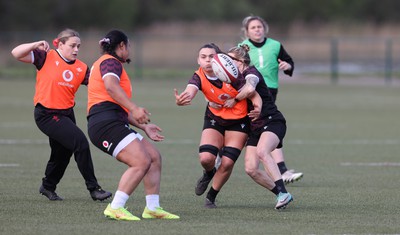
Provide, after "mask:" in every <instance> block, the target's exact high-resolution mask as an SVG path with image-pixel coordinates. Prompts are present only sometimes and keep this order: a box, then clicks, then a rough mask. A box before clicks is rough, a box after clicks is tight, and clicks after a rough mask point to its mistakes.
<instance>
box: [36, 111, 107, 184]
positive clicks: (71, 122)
mask: <svg viewBox="0 0 400 235" xmlns="http://www.w3.org/2000/svg"><path fill="white" fill-rule="evenodd" d="M34 116H35V122H36V125H37V126H38V127H39V129H40V130H41V131H42V132H43V133H44V134H46V135H47V136H48V137H49V143H50V148H51V154H50V159H49V161H48V162H47V166H46V171H45V177H44V178H43V186H44V188H46V189H48V190H53V191H54V190H55V189H56V187H57V184H58V183H59V182H60V180H61V178H62V177H63V175H64V172H65V170H66V169H67V166H68V164H69V161H70V158H71V156H72V154H74V156H75V161H76V163H77V165H78V169H79V171H80V173H81V174H82V176H83V178H84V179H85V183H86V187H87V189H88V190H89V191H92V190H94V189H96V188H97V187H99V185H98V183H97V179H96V176H95V175H94V168H93V162H92V157H91V154H90V149H89V142H88V140H87V138H86V136H85V134H84V133H83V132H82V130H81V129H79V127H78V126H76V121H75V114H74V111H73V109H72V108H71V109H67V110H53V109H47V108H44V107H43V106H41V105H40V104H38V105H37V106H36V107H35V111H34Z"/></svg>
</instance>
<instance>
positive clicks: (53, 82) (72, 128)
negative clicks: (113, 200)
mask: <svg viewBox="0 0 400 235" xmlns="http://www.w3.org/2000/svg"><path fill="white" fill-rule="evenodd" d="M53 45H54V47H55V48H56V49H55V50H52V49H51V50H50V46H49V43H48V42H47V41H44V40H42V41H36V42H31V43H24V44H21V45H19V46H17V47H15V48H14V49H13V50H12V52H11V53H12V55H13V56H14V57H15V58H16V59H18V60H19V61H21V62H25V63H32V64H33V65H35V67H36V70H37V73H36V90H35V95H34V98H33V102H34V105H35V111H34V116H35V122H36V125H37V126H38V127H39V129H40V130H41V131H42V132H43V133H44V134H45V135H47V136H48V137H49V142H50V148H51V154H50V159H49V161H48V163H47V166H46V171H45V177H44V178H43V179H42V185H41V186H40V188H39V192H40V193H41V194H43V195H44V196H46V197H47V198H48V199H49V200H51V201H61V200H63V198H62V197H60V196H58V195H57V193H56V192H55V190H56V188H57V184H58V183H59V182H60V180H61V178H62V177H63V175H64V172H65V170H66V169H67V166H68V164H69V161H70V159H71V156H72V154H74V156H75V161H76V163H77V165H78V168H79V171H80V173H81V174H82V176H83V178H84V179H85V183H86V187H87V189H88V190H89V192H90V195H91V197H92V199H93V200H100V201H102V200H104V199H107V198H109V197H111V193H110V192H107V191H104V190H103V189H102V188H101V187H100V185H99V184H98V183H97V179H96V177H95V174H94V169H93V162H92V157H91V154H90V149H89V142H88V140H87V138H86V136H85V134H84V133H83V132H82V130H81V129H79V127H78V126H77V125H76V120H75V114H74V109H73V108H74V106H75V93H76V92H77V91H78V88H79V87H80V85H81V84H83V85H87V82H88V77H89V69H88V66H87V65H86V64H84V63H83V62H82V61H80V60H78V59H77V56H78V52H79V48H80V46H81V40H80V37H79V34H78V32H76V31H75V30H72V29H65V30H63V31H62V32H60V33H59V35H58V37H57V38H56V39H54V41H53Z"/></svg>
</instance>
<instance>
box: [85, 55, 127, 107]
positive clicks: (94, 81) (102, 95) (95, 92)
mask: <svg viewBox="0 0 400 235" xmlns="http://www.w3.org/2000/svg"><path fill="white" fill-rule="evenodd" d="M110 58H112V59H115V57H113V56H111V55H108V54H105V55H102V56H101V57H100V58H99V59H98V60H97V61H96V62H94V64H93V66H92V68H91V69H90V77H89V84H88V107H87V112H88V113H89V110H90V108H91V107H92V106H93V105H95V104H98V103H101V102H104V101H110V102H113V103H115V104H118V103H117V102H116V101H115V100H114V99H113V98H112V97H111V96H110V95H109V94H108V92H107V90H106V87H105V85H104V81H103V77H102V76H101V73H100V64H101V62H103V61H104V60H107V59H110ZM115 60H117V59H115ZM119 85H120V86H121V87H122V89H123V90H124V91H125V93H126V95H127V96H128V97H129V98H132V85H131V81H130V80H129V77H128V74H127V73H126V71H125V69H124V68H122V74H121V76H120V78H119ZM118 105H119V104H118ZM121 107H122V106H121ZM122 108H123V109H124V110H125V111H126V112H127V113H129V110H128V109H126V108H125V107H122Z"/></svg>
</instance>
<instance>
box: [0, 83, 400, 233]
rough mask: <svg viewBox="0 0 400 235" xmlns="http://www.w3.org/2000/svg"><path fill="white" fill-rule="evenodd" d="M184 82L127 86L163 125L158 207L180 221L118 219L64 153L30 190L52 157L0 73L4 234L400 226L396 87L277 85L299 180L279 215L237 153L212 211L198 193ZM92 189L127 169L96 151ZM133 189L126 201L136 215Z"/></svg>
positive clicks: (196, 117) (22, 94)
mask: <svg viewBox="0 0 400 235" xmlns="http://www.w3.org/2000/svg"><path fill="white" fill-rule="evenodd" d="M185 84H186V81H184V80H168V79H165V80H163V81H161V80H156V81H154V80H153V81H150V80H144V81H134V82H133V89H134V99H135V101H136V102H137V103H138V104H140V105H142V106H144V107H146V108H148V109H149V110H150V112H151V113H152V122H154V123H157V124H158V125H159V126H160V127H162V128H163V134H164V135H165V136H166V139H165V141H164V142H161V143H157V146H158V148H159V149H160V150H161V152H162V154H163V157H164V158H163V161H164V162H163V175H162V188H161V205H162V206H163V207H164V208H165V209H167V210H169V211H171V212H175V213H177V214H179V215H180V216H181V219H180V220H179V221H165V220H142V221H138V222H119V221H112V220H108V219H106V218H105V217H104V216H103V210H104V209H105V207H106V205H107V204H106V203H100V202H93V201H92V199H91V198H90V197H89V194H88V192H87V191H86V189H85V186H84V182H83V179H82V177H81V175H80V174H79V172H78V170H77V167H76V163H75V162H74V161H73V159H72V160H71V163H70V165H69V167H68V169H67V172H66V174H65V176H64V178H63V179H62V181H61V183H60V184H59V186H58V189H57V192H58V193H59V195H61V196H62V197H64V198H65V200H64V201H62V202H51V201H49V200H47V199H46V198H45V197H43V196H41V195H39V193H38V188H39V185H40V182H41V178H42V177H43V174H44V168H45V164H46V162H47V160H48V158H49V146H48V144H47V139H46V137H45V136H44V135H43V134H42V133H41V132H40V131H39V130H38V129H37V127H36V125H35V123H34V120H33V107H32V96H33V91H34V83H33V81H28V80H23V79H17V80H14V81H12V80H7V79H1V80H0V91H1V92H0V98H1V99H0V110H1V115H0V148H1V155H0V177H1V180H0V208H1V213H0V223H1V224H0V234H15V235H16V234H119V235H120V234H162V235H168V234H203V235H204V234H219V235H223V234H394V233H400V216H399V215H400V206H399V201H400V193H399V188H400V180H399V178H400V124H399V120H400V105H399V103H400V89H399V87H388V86H356V85H328V84H298V83H283V84H282V86H281V89H280V94H279V96H278V106H279V108H280V110H281V111H282V112H283V113H284V115H285V116H286V118H287V121H288V132H287V136H286V138H285V145H284V146H285V148H284V149H285V153H286V162H287V165H288V167H289V168H294V169H296V170H298V171H302V172H304V175H305V176H304V178H303V179H302V180H301V181H299V182H296V183H294V184H290V185H288V187H287V188H288V190H289V191H290V192H291V193H292V194H293V195H294V198H295V200H294V202H293V203H292V204H290V206H289V207H288V208H287V209H286V210H285V211H283V212H277V211H275V210H274V209H273V208H274V205H275V198H274V196H273V194H272V193H270V192H267V191H266V190H264V189H263V188H261V187H260V186H258V185H256V184H255V183H254V182H253V181H252V180H251V179H250V178H249V177H248V176H247V175H246V174H245V172H244V169H243V158H242V157H241V158H240V159H239V160H238V162H237V165H236V167H235V170H234V172H233V174H232V176H231V179H230V180H229V181H228V183H227V184H226V185H225V187H224V188H223V189H222V191H221V192H220V194H219V196H218V199H217V205H218V206H219V208H217V209H215V210H210V209H205V208H203V202H204V197H203V196H201V197H198V196H196V195H195V194H194V185H195V182H196V180H197V178H198V177H199V176H200V174H201V168H200V165H199V163H198V159H197V149H198V142H199V137H200V131H201V128H202V115H203V111H204V105H205V103H204V99H203V97H202V95H201V94H200V95H199V96H198V97H197V98H196V100H195V102H194V103H193V105H192V106H189V107H178V106H176V105H175V103H174V96H173V88H175V87H176V88H178V89H179V90H180V91H182V89H183V88H184V87H185ZM85 100H86V88H85V87H83V88H81V90H80V91H79V92H78V97H77V106H76V109H75V110H76V114H77V118H78V125H79V126H80V127H82V129H83V130H84V131H85V132H86V120H85V116H84V115H85V108H86V106H85V105H86V103H85ZM92 153H93V160H94V164H95V170H96V175H97V178H98V180H99V182H100V184H101V185H102V186H103V187H104V188H105V189H107V190H110V191H112V192H113V193H114V192H115V190H116V187H117V182H118V180H119V177H120V175H121V174H122V172H123V171H124V170H125V168H126V167H125V166H124V165H123V164H121V163H118V162H116V161H115V160H113V159H111V158H110V157H109V156H106V155H105V154H104V153H102V152H100V151H98V150H97V149H96V148H95V147H94V146H92ZM144 205H145V200H144V192H143V186H142V185H141V186H140V187H139V188H138V189H137V191H136V192H135V193H134V195H133V196H132V197H131V198H130V200H129V201H128V203H127V206H128V207H129V210H130V211H132V212H133V213H134V214H136V215H141V212H142V210H143V208H144Z"/></svg>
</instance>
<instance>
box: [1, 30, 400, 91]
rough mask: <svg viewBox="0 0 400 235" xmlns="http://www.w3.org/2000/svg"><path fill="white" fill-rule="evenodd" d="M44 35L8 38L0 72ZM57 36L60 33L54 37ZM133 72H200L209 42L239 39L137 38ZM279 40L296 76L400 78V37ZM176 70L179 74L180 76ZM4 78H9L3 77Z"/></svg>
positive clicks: (91, 50)
mask: <svg viewBox="0 0 400 235" xmlns="http://www.w3.org/2000/svg"><path fill="white" fill-rule="evenodd" d="M39 35H42V36H43V35H51V34H29V33H19V34H3V35H0V40H1V42H2V43H1V45H0V53H1V54H2V56H1V58H0V68H1V70H5V69H8V68H12V67H17V66H20V65H18V63H17V62H16V61H15V59H14V58H12V57H11V54H10V51H11V49H12V48H13V47H14V46H15V45H17V44H19V43H22V42H30V41H35V40H41V39H45V40H48V41H50V42H51V41H52V38H51V37H46V36H45V38H42V37H40V36H39ZM54 35H55V34H54ZM132 35H135V36H134V37H133V38H132V42H133V43H132V44H133V58H132V59H133V73H134V76H135V77H137V78H146V76H163V75H162V74H163V73H167V74H168V76H180V75H179V74H180V73H179V72H176V71H191V70H194V69H196V68H197V66H198V65H197V61H196V59H197V53H198V50H199V48H200V47H201V46H202V45H204V44H205V43H209V42H214V43H216V44H217V45H219V46H220V47H221V49H223V50H228V49H229V48H230V47H232V46H235V45H236V44H237V43H238V42H240V41H241V39H240V38H239V37H238V36H235V35H233V36H213V35H202V36H193V35H186V36H181V35H180V36H175V35H150V34H143V35H140V34H132ZM100 37H101V34H100V33H98V32H86V33H85V34H84V35H82V34H81V39H82V47H81V51H80V59H81V60H83V61H85V62H86V63H88V64H89V65H90V64H91V63H92V62H93V61H94V60H95V59H96V58H97V57H98V56H99V54H100V50H99V48H98V40H99V38H100ZM275 39H277V40H279V41H280V42H281V43H282V44H283V46H284V47H285V49H286V50H287V51H288V53H289V54H290V55H291V56H292V57H293V59H294V61H295V67H296V69H295V75H296V76H300V77H315V78H320V79H328V80H329V81H330V82H332V83H337V82H338V81H339V80H340V79H348V78H352V77H374V78H378V79H381V80H382V82H383V83H387V84H391V83H392V82H393V81H394V80H399V78H400V38H382V37H343V36H341V37H335V38H311V37H310V38H275ZM174 71H175V72H174ZM0 76H4V73H1V72H0Z"/></svg>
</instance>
